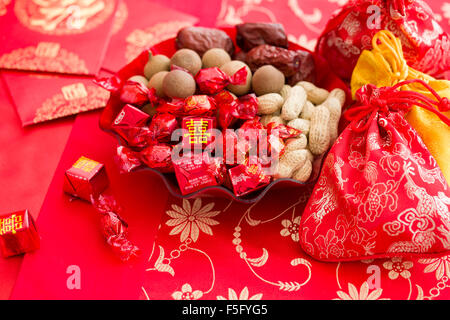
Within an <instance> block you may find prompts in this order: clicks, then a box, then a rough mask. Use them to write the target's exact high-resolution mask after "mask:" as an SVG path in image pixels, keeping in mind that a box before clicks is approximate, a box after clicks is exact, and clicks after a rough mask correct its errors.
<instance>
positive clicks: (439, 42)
mask: <svg viewBox="0 0 450 320" xmlns="http://www.w3.org/2000/svg"><path fill="white" fill-rule="evenodd" d="M380 30H389V31H391V32H392V33H393V34H394V35H395V36H397V37H398V38H399V39H401V42H402V46H403V50H404V54H405V59H406V61H407V63H408V65H410V66H411V67H413V68H414V69H416V70H419V71H422V72H424V73H427V74H430V75H431V76H434V77H441V76H442V75H443V73H444V72H445V71H448V70H449V69H450V56H449V54H448V51H449V48H450V39H449V36H448V34H447V33H446V32H444V31H443V30H442V28H441V27H440V25H439V23H438V22H437V20H436V18H435V15H434V14H433V12H432V11H431V9H430V7H429V6H428V5H427V4H426V3H425V2H424V1H422V0H351V1H349V2H348V3H347V4H346V5H344V7H343V8H342V10H341V11H340V12H338V13H337V14H336V15H334V17H332V18H331V19H330V20H329V22H328V24H327V26H326V28H325V30H324V32H323V33H322V35H321V36H320V38H319V41H318V43H317V47H316V52H317V53H318V54H319V55H321V56H322V57H324V58H325V59H326V60H327V61H328V63H329V65H330V67H331V69H333V71H334V72H335V73H336V74H337V75H338V76H339V77H341V78H342V79H344V80H347V81H349V80H350V78H351V75H352V71H353V68H354V67H355V65H356V62H357V60H358V57H359V56H360V54H361V52H362V51H363V50H371V49H372V43H371V40H372V38H373V36H374V35H375V34H376V33H377V32H378V31H380Z"/></svg>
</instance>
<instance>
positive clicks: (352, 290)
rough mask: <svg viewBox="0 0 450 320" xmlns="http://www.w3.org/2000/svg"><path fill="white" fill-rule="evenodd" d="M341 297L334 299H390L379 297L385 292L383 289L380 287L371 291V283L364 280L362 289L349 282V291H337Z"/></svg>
mask: <svg viewBox="0 0 450 320" xmlns="http://www.w3.org/2000/svg"><path fill="white" fill-rule="evenodd" d="M336 293H337V295H338V296H339V298H336V299H334V300H389V299H385V298H382V299H379V298H380V296H381V294H382V293H383V289H381V288H378V289H375V290H373V291H372V292H371V293H369V284H368V283H367V282H364V283H363V284H362V286H361V289H360V291H359V292H358V289H356V287H355V286H354V285H353V284H352V283H349V284H348V293H346V292H344V291H337V292H336Z"/></svg>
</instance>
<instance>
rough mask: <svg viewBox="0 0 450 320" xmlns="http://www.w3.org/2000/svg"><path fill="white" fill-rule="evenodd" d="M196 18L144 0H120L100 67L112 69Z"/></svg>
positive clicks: (173, 34) (171, 35)
mask: <svg viewBox="0 0 450 320" xmlns="http://www.w3.org/2000/svg"><path fill="white" fill-rule="evenodd" d="M197 21H198V19H197V18H195V17H193V16H190V15H187V14H184V13H181V12H179V11H175V10H173V9H169V8H165V7H163V6H160V5H158V4H154V3H152V2H150V1H148V0H140V1H136V0H121V2H120V3H119V8H118V10H117V13H116V20H115V22H114V27H113V36H112V37H111V41H110V43H109V46H108V51H107V53H106V57H105V61H104V62H103V68H105V69H107V70H109V71H112V72H116V71H118V70H119V69H120V68H122V67H123V66H124V65H126V64H127V63H128V62H130V61H131V60H133V59H134V58H136V57H137V56H138V55H139V54H140V53H141V52H142V51H143V50H145V49H147V48H149V47H151V46H153V45H155V44H157V43H159V42H161V41H163V40H166V39H169V38H172V37H174V36H175V35H176V34H177V32H178V30H179V29H181V28H183V27H186V26H191V25H194V24H195V23H196V22H197Z"/></svg>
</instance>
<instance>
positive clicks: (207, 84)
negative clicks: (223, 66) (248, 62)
mask: <svg viewBox="0 0 450 320" xmlns="http://www.w3.org/2000/svg"><path fill="white" fill-rule="evenodd" d="M195 81H196V82H197V85H198V87H199V89H200V91H201V92H202V93H205V94H216V93H218V92H220V91H222V90H223V89H224V88H225V87H226V86H228V85H230V84H231V85H240V84H244V83H245V82H246V81H247V68H246V67H242V68H241V69H239V70H238V71H236V73H235V74H234V75H232V76H229V75H227V74H226V73H225V72H223V71H222V70H220V69H219V68H206V69H201V70H200V71H199V72H198V73H197V75H196V76H195Z"/></svg>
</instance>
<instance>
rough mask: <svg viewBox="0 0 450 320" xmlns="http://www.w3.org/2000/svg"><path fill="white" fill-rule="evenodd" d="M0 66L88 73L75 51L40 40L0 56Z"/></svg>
mask: <svg viewBox="0 0 450 320" xmlns="http://www.w3.org/2000/svg"><path fill="white" fill-rule="evenodd" d="M0 68H5V69H18V70H22V69H23V70H31V71H40V70H46V71H49V72H60V73H76V74H88V73H89V70H88V69H87V67H86V64H85V62H84V61H83V60H81V59H80V58H79V57H78V55H76V54H75V53H72V52H69V51H67V50H66V49H63V48H61V46H60V44H59V43H56V42H40V43H38V44H37V46H36V47H34V46H30V47H26V48H21V49H16V50H14V51H13V52H11V53H7V54H4V55H3V56H1V57H0Z"/></svg>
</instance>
